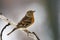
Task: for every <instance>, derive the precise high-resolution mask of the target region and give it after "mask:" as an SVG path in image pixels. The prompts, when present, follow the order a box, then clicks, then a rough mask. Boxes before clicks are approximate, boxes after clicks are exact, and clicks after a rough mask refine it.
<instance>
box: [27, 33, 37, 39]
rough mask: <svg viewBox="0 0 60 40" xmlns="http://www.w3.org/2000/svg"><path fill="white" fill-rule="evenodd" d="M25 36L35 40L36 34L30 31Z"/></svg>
mask: <svg viewBox="0 0 60 40" xmlns="http://www.w3.org/2000/svg"><path fill="white" fill-rule="evenodd" d="M27 36H28V37H30V38H32V39H34V40H37V38H36V36H35V35H34V34H33V33H32V32H31V33H28V34H27Z"/></svg>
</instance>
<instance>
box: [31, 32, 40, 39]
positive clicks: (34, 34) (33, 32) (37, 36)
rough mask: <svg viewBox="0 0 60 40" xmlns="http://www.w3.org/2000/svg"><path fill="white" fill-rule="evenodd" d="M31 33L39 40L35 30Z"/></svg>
mask: <svg viewBox="0 0 60 40" xmlns="http://www.w3.org/2000/svg"><path fill="white" fill-rule="evenodd" d="M32 33H33V34H34V35H35V36H36V38H37V39H38V40H40V39H39V37H38V36H37V34H36V33H35V32H32Z"/></svg>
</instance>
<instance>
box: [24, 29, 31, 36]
mask: <svg viewBox="0 0 60 40" xmlns="http://www.w3.org/2000/svg"><path fill="white" fill-rule="evenodd" d="M23 31H24V32H26V33H27V36H29V34H31V32H30V31H29V30H27V29H25V30H23Z"/></svg>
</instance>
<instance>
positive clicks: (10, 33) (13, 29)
mask: <svg viewBox="0 0 60 40" xmlns="http://www.w3.org/2000/svg"><path fill="white" fill-rule="evenodd" d="M17 29H18V28H14V29H13V30H12V31H11V32H9V33H8V34H7V35H10V34H11V33H12V32H14V31H15V30H17Z"/></svg>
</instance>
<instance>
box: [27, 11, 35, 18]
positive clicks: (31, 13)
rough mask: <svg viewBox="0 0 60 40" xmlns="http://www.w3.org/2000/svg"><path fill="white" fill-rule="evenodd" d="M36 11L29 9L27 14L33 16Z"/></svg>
mask: <svg viewBox="0 0 60 40" xmlns="http://www.w3.org/2000/svg"><path fill="white" fill-rule="evenodd" d="M34 12H35V11H33V10H29V11H27V14H26V16H28V17H32V16H33V13H34Z"/></svg>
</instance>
